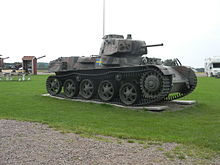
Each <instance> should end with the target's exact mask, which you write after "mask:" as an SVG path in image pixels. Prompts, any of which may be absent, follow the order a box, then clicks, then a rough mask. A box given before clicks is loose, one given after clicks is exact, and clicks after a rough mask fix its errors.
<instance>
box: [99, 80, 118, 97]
mask: <svg viewBox="0 0 220 165" xmlns="http://www.w3.org/2000/svg"><path fill="white" fill-rule="evenodd" d="M98 95H99V97H100V99H102V100H103V101H110V100H111V99H112V98H113V97H114V95H115V88H114V85H113V83H112V82H111V81H108V80H104V81H102V82H101V83H100V85H99V88H98Z"/></svg>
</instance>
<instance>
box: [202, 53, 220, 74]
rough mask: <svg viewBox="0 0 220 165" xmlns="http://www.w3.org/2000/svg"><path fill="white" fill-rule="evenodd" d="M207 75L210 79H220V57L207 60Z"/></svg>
mask: <svg viewBox="0 0 220 165" xmlns="http://www.w3.org/2000/svg"><path fill="white" fill-rule="evenodd" d="M205 73H206V75H207V76H208V77H220V57H213V58H207V59H205Z"/></svg>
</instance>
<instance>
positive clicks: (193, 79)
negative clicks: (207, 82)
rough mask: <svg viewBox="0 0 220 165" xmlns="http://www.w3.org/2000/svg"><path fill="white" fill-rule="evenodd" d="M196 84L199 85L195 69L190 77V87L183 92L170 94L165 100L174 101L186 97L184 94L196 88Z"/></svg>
mask: <svg viewBox="0 0 220 165" xmlns="http://www.w3.org/2000/svg"><path fill="white" fill-rule="evenodd" d="M196 85H197V77H196V75H195V73H194V72H193V71H191V72H190V78H189V88H188V89H186V90H185V91H181V92H178V93H175V94H169V95H168V96H167V97H165V98H164V99H163V100H164V101H172V100H176V99H179V98H181V97H184V96H186V95H188V94H190V93H191V92H192V91H193V90H194V89H195V88H196Z"/></svg>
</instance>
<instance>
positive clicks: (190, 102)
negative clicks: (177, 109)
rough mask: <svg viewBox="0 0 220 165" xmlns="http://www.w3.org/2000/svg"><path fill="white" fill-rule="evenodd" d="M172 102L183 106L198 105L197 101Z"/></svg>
mask: <svg viewBox="0 0 220 165" xmlns="http://www.w3.org/2000/svg"><path fill="white" fill-rule="evenodd" d="M171 102H173V103H176V104H181V105H193V104H196V101H195V100H172V101H171Z"/></svg>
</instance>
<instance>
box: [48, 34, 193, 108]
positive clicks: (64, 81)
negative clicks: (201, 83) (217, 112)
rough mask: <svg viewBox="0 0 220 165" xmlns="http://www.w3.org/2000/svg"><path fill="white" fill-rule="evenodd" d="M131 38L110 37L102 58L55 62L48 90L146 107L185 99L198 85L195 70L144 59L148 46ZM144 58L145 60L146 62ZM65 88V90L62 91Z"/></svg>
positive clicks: (104, 46)
mask: <svg viewBox="0 0 220 165" xmlns="http://www.w3.org/2000/svg"><path fill="white" fill-rule="evenodd" d="M155 46H163V44H156V45H146V43H145V42H144V41H140V40H133V39H132V37H131V35H128V36H127V38H126V39H125V38H124V37H123V36H122V35H115V34H111V35H106V36H104V37H103V42H102V45H101V48H100V53H99V55H91V56H90V57H78V56H73V57H61V58H59V59H57V60H54V61H51V62H50V64H49V71H54V72H55V75H53V76H49V77H48V79H47V81H46V88H47V91H48V93H49V94H50V95H52V96H55V95H56V96H58V97H67V98H80V99H86V100H87V99H90V100H96V101H100V102H109V103H114V104H122V105H127V106H143V105H147V104H153V103H157V102H162V101H170V100H173V99H178V98H181V97H183V96H185V95H187V94H189V93H191V92H192V91H193V90H194V89H195V87H196V84H197V78H196V76H195V73H194V72H193V71H192V69H190V68H188V67H185V66H181V64H180V65H178V64H179V63H177V65H174V66H165V65H163V64H162V62H161V61H160V60H159V59H157V58H147V57H146V58H142V56H143V55H146V54H147V48H148V47H155ZM143 59H144V60H143ZM62 89H63V90H62Z"/></svg>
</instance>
